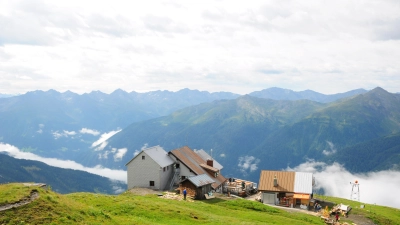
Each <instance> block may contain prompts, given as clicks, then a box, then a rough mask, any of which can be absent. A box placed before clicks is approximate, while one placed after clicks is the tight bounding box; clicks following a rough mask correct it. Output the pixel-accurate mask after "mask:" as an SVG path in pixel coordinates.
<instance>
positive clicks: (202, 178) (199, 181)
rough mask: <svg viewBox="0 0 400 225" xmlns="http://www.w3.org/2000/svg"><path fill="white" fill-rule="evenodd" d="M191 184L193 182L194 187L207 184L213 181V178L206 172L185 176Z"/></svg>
mask: <svg viewBox="0 0 400 225" xmlns="http://www.w3.org/2000/svg"><path fill="white" fill-rule="evenodd" d="M187 180H189V181H190V182H191V183H192V184H194V185H195V186H196V187H202V186H204V185H207V184H212V183H215V181H214V180H213V179H211V178H210V177H209V176H207V174H201V175H197V176H193V177H189V178H187Z"/></svg>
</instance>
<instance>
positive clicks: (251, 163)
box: [238, 155, 260, 173]
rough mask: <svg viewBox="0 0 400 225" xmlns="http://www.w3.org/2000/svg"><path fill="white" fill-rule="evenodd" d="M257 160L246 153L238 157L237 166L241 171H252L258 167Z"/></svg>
mask: <svg viewBox="0 0 400 225" xmlns="http://www.w3.org/2000/svg"><path fill="white" fill-rule="evenodd" d="M259 162H260V160H259V159H257V158H256V157H254V156H247V155H246V156H244V157H239V163H238V167H239V169H240V171H242V172H243V173H247V172H254V171H256V170H257V169H258V167H257V164H258V163H259Z"/></svg>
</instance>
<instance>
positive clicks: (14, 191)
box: [0, 183, 37, 205]
mask: <svg viewBox="0 0 400 225" xmlns="http://www.w3.org/2000/svg"><path fill="white" fill-rule="evenodd" d="M34 189H37V187H32V186H25V185H23V184H15V183H11V184H6V185H0V205H4V204H7V203H13V202H16V201H18V200H20V199H22V198H24V197H29V195H30V193H31V191H32V190H34Z"/></svg>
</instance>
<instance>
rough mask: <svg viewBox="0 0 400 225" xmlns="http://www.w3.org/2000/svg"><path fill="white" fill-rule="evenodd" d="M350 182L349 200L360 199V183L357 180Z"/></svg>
mask: <svg viewBox="0 0 400 225" xmlns="http://www.w3.org/2000/svg"><path fill="white" fill-rule="evenodd" d="M350 184H351V194H350V200H354V201H360V184H359V183H358V180H356V181H355V182H354V183H352V182H350Z"/></svg>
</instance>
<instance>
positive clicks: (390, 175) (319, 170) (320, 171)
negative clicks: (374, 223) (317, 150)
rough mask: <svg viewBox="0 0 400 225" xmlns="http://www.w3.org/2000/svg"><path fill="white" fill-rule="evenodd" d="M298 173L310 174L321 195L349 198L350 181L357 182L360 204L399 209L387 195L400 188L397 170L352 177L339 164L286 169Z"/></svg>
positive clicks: (399, 201)
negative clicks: (322, 192) (312, 175)
mask: <svg viewBox="0 0 400 225" xmlns="http://www.w3.org/2000/svg"><path fill="white" fill-rule="evenodd" d="M288 170H294V171H299V172H310V173H313V174H314V177H315V180H316V188H318V189H319V188H323V189H324V191H325V195H328V196H334V197H340V198H346V199H350V196H351V188H352V186H351V185H350V182H353V183H354V182H355V181H356V180H357V181H358V182H359V184H360V185H359V187H360V201H361V202H365V203H369V204H375V203H376V204H378V205H385V206H391V207H395V208H400V198H393V195H391V194H388V193H396V192H397V190H398V189H399V187H400V171H391V170H386V171H378V172H369V173H355V174H352V173H350V172H349V171H347V170H346V169H345V168H344V167H343V166H342V165H340V164H337V163H333V164H331V165H327V164H325V163H322V162H315V161H308V162H306V163H303V164H301V165H299V166H297V167H295V168H293V169H292V168H288Z"/></svg>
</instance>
